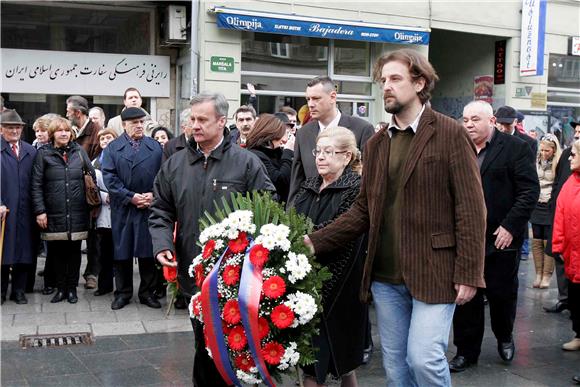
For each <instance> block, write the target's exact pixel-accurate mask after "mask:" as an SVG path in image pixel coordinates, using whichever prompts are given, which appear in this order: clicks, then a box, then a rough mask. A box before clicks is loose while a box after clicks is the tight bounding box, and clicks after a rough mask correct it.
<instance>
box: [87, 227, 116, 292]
mask: <svg viewBox="0 0 580 387" xmlns="http://www.w3.org/2000/svg"><path fill="white" fill-rule="evenodd" d="M96 251H97V260H98V264H99V267H100V269H101V270H100V272H99V282H98V287H97V289H98V290H99V291H100V292H103V293H107V292H110V291H111V290H113V254H114V245H113V232H112V231H111V229H110V228H98V229H97V237H96ZM87 266H88V264H87Z"/></svg>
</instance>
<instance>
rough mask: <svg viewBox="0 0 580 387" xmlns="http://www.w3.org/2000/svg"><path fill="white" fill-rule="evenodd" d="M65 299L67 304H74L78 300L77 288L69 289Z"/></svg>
mask: <svg viewBox="0 0 580 387" xmlns="http://www.w3.org/2000/svg"><path fill="white" fill-rule="evenodd" d="M66 299H67V301H68V302H69V304H76V303H77V302H78V300H79V298H78V297H77V290H76V289H71V290H69V291H68V293H67V295H66Z"/></svg>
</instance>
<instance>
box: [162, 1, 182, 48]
mask: <svg viewBox="0 0 580 387" xmlns="http://www.w3.org/2000/svg"><path fill="white" fill-rule="evenodd" d="M163 35H164V36H163V40H164V42H165V43H185V42H186V41H187V13H186V7H185V6H183V5H169V6H167V9H166V12H165V20H164V22H163Z"/></svg>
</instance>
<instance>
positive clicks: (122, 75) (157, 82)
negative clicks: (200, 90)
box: [0, 48, 170, 97]
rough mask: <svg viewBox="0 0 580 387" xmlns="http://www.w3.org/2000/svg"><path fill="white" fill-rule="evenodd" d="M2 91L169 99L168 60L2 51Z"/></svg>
mask: <svg viewBox="0 0 580 387" xmlns="http://www.w3.org/2000/svg"><path fill="white" fill-rule="evenodd" d="M0 54H1V62H0V63H1V67H0V70H1V71H2V92H7V93H35V94H65V95H71V94H79V95H104V96H122V95H123V92H124V91H125V89H127V88H128V87H136V88H137V89H139V91H140V92H141V95H142V96H144V97H169V95H170V94H169V81H170V75H169V71H170V64H169V57H168V56H155V55H123V54H102V53H91V52H65V51H43V50H16V49H8V48H2V49H0Z"/></svg>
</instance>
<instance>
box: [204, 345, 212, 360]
mask: <svg viewBox="0 0 580 387" xmlns="http://www.w3.org/2000/svg"><path fill="white" fill-rule="evenodd" d="M205 350H206V351H207V354H208V355H209V357H211V358H212V359H213V355H212V354H211V350H210V349H209V348H207V347H206V348H205Z"/></svg>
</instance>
